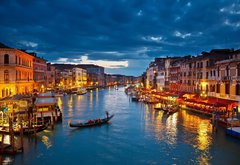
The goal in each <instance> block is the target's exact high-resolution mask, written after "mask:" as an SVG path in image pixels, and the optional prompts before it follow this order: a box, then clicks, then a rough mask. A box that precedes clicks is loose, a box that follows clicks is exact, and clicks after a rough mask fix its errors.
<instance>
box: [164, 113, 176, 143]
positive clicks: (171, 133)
mask: <svg viewBox="0 0 240 165" xmlns="http://www.w3.org/2000/svg"><path fill="white" fill-rule="evenodd" d="M177 120H178V113H174V114H173V115H170V116H169V117H168V119H167V121H166V134H167V137H168V138H167V142H168V143H169V144H176V141H177V131H178V130H177Z"/></svg>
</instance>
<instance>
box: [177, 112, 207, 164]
mask: <svg viewBox="0 0 240 165" xmlns="http://www.w3.org/2000/svg"><path fill="white" fill-rule="evenodd" d="M182 120H183V121H182V122H183V126H184V127H185V129H187V130H188V132H189V133H190V134H193V136H189V135H188V136H186V138H185V143H188V144H190V145H192V146H193V147H194V148H195V149H196V152H199V153H200V155H199V156H198V157H197V158H195V159H196V160H197V161H198V162H199V164H209V160H210V159H211V158H210V156H209V147H210V144H211V143H212V137H211V132H212V130H211V128H212V127H211V125H210V122H209V120H208V119H203V118H200V117H199V116H195V115H190V114H188V113H187V112H186V111H182Z"/></svg>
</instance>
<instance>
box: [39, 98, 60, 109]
mask: <svg viewBox="0 0 240 165" xmlns="http://www.w3.org/2000/svg"><path fill="white" fill-rule="evenodd" d="M54 105H56V99H55V98H51V97H50V98H37V99H36V101H35V106H37V107H43V106H54Z"/></svg>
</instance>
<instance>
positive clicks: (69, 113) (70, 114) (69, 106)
mask: <svg viewBox="0 0 240 165" xmlns="http://www.w3.org/2000/svg"><path fill="white" fill-rule="evenodd" d="M72 104H73V98H72V96H70V97H69V99H68V116H72V115H73V105H72Z"/></svg>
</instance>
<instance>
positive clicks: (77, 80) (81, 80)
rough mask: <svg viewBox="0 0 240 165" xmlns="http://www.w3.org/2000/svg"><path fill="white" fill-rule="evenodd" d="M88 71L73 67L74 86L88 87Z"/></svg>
mask: <svg viewBox="0 0 240 165" xmlns="http://www.w3.org/2000/svg"><path fill="white" fill-rule="evenodd" d="M86 85H87V71H86V70H85V69H82V68H73V69H72V87H86Z"/></svg>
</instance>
